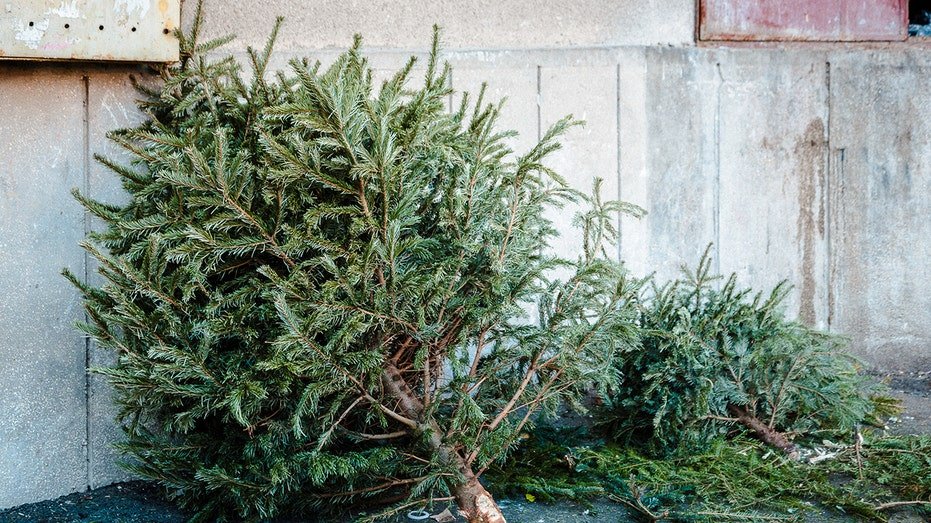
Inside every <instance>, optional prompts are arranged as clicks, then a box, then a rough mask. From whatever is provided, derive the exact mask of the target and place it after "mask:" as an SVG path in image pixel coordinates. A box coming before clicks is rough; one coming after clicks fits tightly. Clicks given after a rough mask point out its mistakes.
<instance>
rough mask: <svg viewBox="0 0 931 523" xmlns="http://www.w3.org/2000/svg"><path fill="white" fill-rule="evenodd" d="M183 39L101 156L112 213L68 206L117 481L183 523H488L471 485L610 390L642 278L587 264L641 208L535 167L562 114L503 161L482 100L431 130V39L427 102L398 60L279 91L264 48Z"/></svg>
mask: <svg viewBox="0 0 931 523" xmlns="http://www.w3.org/2000/svg"><path fill="white" fill-rule="evenodd" d="M200 26H201V17H200V14H199V13H198V16H197V19H196V22H195V24H194V26H193V29H192V32H191V33H190V34H181V33H178V36H179V38H180V39H181V49H182V60H181V61H180V63H179V64H177V65H175V66H171V67H167V68H165V69H164V71H163V73H162V83H161V85H160V86H159V87H158V88H155V89H146V90H144V92H145V94H146V98H145V99H144V100H143V101H142V102H141V103H140V108H141V109H142V110H144V111H145V112H146V114H147V115H148V119H147V120H146V121H145V122H144V123H142V124H141V125H139V126H138V127H135V128H132V129H127V130H124V131H119V132H115V133H113V134H112V138H113V140H114V141H115V142H116V143H118V144H119V145H121V146H122V147H123V148H124V149H125V150H126V151H128V152H129V153H130V155H131V157H132V161H131V163H130V164H129V165H122V164H117V163H115V162H113V161H111V160H109V159H106V158H98V160H99V161H101V162H102V163H103V164H104V165H106V166H107V167H109V168H110V169H111V170H112V171H113V172H115V173H116V174H117V175H119V177H120V178H121V179H122V182H123V187H124V188H125V189H126V191H127V193H128V194H129V197H130V198H129V201H128V203H126V204H121V205H114V204H108V203H103V202H98V201H95V200H93V199H90V198H89V197H88V196H86V195H80V194H76V197H77V198H78V199H79V200H80V201H81V203H82V204H84V206H85V207H86V208H87V209H88V210H89V211H90V212H91V213H93V214H94V215H95V216H97V217H98V218H100V219H101V220H103V222H105V224H106V228H105V229H104V230H102V231H101V232H98V233H94V234H92V235H91V236H90V238H89V240H88V241H87V242H85V243H84V244H83V246H84V248H85V249H87V251H88V252H90V253H91V254H92V255H93V257H94V258H96V260H97V261H98V262H99V267H100V268H99V272H100V274H101V275H102V276H103V278H104V280H105V283H104V284H103V285H102V286H101V287H99V288H97V287H93V286H88V285H86V284H84V283H82V282H81V281H79V280H78V279H77V278H75V277H74V276H71V275H69V277H70V279H71V280H72V282H73V283H74V284H75V285H77V286H78V287H79V288H80V289H81V291H82V292H83V295H84V298H85V303H86V309H87V313H88V316H89V318H90V321H89V322H88V323H87V324H86V325H83V326H82V328H83V329H84V330H85V331H86V332H87V333H88V334H89V335H90V336H92V337H93V339H94V340H96V342H97V343H98V344H100V345H101V346H103V347H107V348H110V349H112V350H113V351H114V352H115V353H116V354H117V356H118V359H117V361H116V364H115V365H114V366H112V367H109V368H104V369H99V372H101V373H102V374H104V375H106V376H107V377H109V379H110V381H111V383H112V384H113V386H114V388H115V391H116V398H117V401H118V403H119V406H120V407H121V409H122V410H121V413H120V419H121V420H122V421H123V422H124V423H125V428H126V440H125V442H124V443H122V444H121V445H120V449H121V450H122V451H123V452H125V453H126V454H127V456H128V457H129V458H130V459H129V460H128V466H129V468H130V469H131V470H132V471H134V472H135V473H137V474H139V475H141V476H143V477H146V478H151V479H154V480H157V481H158V482H159V483H161V484H162V485H164V486H165V487H167V489H168V491H169V493H170V495H171V496H172V497H173V498H174V499H176V500H178V502H180V503H181V504H182V505H183V506H185V507H187V508H189V509H192V510H193V512H194V513H195V519H196V520H201V521H214V520H224V519H230V520H237V521H239V520H247V521H253V520H258V519H264V518H270V517H274V516H276V515H279V514H283V513H298V514H309V513H312V512H314V511H317V510H323V509H335V508H338V507H340V506H345V505H347V504H353V503H358V502H360V501H365V500H369V501H374V500H378V501H386V500H396V501H398V503H399V505H398V506H415V505H417V504H421V503H426V502H428V501H430V500H443V499H454V500H455V501H457V502H458V503H459V505H460V507H461V508H462V509H463V510H464V511H465V512H466V513H467V514H468V515H469V517H470V519H471V520H472V521H503V518H501V516H500V513H498V512H497V508H496V507H495V505H494V502H493V501H492V500H491V497H490V496H489V495H488V493H487V492H486V491H485V490H484V488H483V487H482V485H481V484H480V483H479V482H478V479H477V478H478V477H479V476H480V475H481V474H482V472H484V471H485V469H486V468H487V467H489V465H490V464H492V463H493V462H495V461H496V460H501V459H502V458H503V457H504V456H506V455H507V453H508V451H509V450H510V449H511V448H513V447H514V446H515V445H516V444H517V442H518V441H519V439H520V435H521V433H522V432H523V431H526V430H528V429H529V428H530V427H531V426H532V424H533V423H534V420H535V419H536V416H537V414H538V413H540V412H549V413H552V412H555V410H556V408H557V406H558V405H559V404H560V403H561V402H563V401H569V402H575V401H576V400H577V399H578V398H579V397H580V396H581V395H582V394H583V393H584V391H585V390H587V389H588V388H589V387H591V386H592V385H593V384H594V385H596V386H598V387H601V388H602V389H606V387H608V386H611V385H615V386H616V385H617V379H616V377H617V369H618V368H619V367H618V363H617V361H616V359H617V356H618V355H619V354H620V353H621V352H622V351H623V350H625V349H627V348H628V346H629V345H630V344H631V343H633V341H632V340H633V338H634V335H635V325H634V316H635V313H634V309H633V307H632V306H631V302H632V299H633V297H634V296H635V295H636V292H637V289H636V287H637V285H636V283H637V282H636V281H633V280H630V279H629V278H628V277H627V276H626V274H625V272H624V270H623V268H622V267H621V266H620V265H619V264H618V263H617V262H616V261H611V260H610V258H609V257H608V256H607V255H606V254H605V252H606V249H605V245H606V243H607V242H610V241H611V240H612V239H613V235H614V233H615V231H614V229H613V228H612V226H611V224H612V223H614V222H615V221H616V217H617V213H618V212H620V211H635V209H633V208H631V207H629V206H625V205H622V204H619V203H616V202H602V201H601V200H600V199H599V198H597V191H596V195H595V197H594V198H589V197H586V196H584V195H582V194H579V193H577V192H576V191H573V190H572V189H570V188H569V187H568V186H567V184H566V183H565V181H564V180H563V179H562V178H561V177H559V176H558V175H557V174H556V173H554V172H552V171H551V170H550V169H549V168H547V167H546V166H545V164H544V160H545V158H546V157H547V156H548V155H549V154H550V153H552V152H553V151H555V150H556V149H558V148H559V146H560V145H559V141H558V137H559V136H560V134H561V133H563V132H564V131H565V130H566V129H567V128H569V127H570V126H572V125H573V124H574V122H573V120H572V119H571V118H565V119H563V120H560V121H559V122H557V123H556V124H555V125H554V126H553V127H552V128H550V129H549V130H548V131H547V132H545V133H544V135H543V137H542V139H541V141H540V142H539V143H538V144H537V145H536V146H534V147H533V148H532V149H531V150H530V151H528V152H526V153H525V154H522V155H520V156H516V155H515V154H514V153H512V151H511V150H510V149H509V148H508V146H507V139H508V138H510V137H511V136H513V134H514V133H513V132H510V131H501V130H499V129H498V127H497V124H496V121H497V118H498V115H499V112H500V104H487V103H485V102H484V101H483V97H482V95H481V94H479V96H478V99H477V100H476V101H475V103H474V104H470V103H469V99H468V96H465V95H464V96H462V99H461V104H460V105H459V108H458V110H456V111H454V112H449V111H447V102H448V100H449V96H450V94H451V90H450V88H449V87H448V85H449V78H450V69H449V66H448V65H443V64H441V63H440V62H439V60H438V44H437V41H436V39H435V40H434V44H433V51H432V53H431V54H430V58H429V61H428V63H427V68H426V69H427V71H426V75H425V78H424V82H423V86H422V87H420V88H417V89H411V88H410V87H408V83H407V82H408V78H409V76H410V73H411V71H412V68H413V65H414V60H413V59H412V60H411V61H410V62H409V63H408V64H407V66H406V67H404V68H403V69H402V70H400V71H399V72H398V73H397V74H395V75H394V76H393V77H392V78H391V79H389V80H388V81H386V82H384V83H383V84H381V86H380V87H378V88H376V86H374V85H373V80H372V70H371V69H370V68H369V67H368V65H367V63H366V60H365V58H364V57H363V56H362V54H361V51H360V41H359V39H357V40H356V42H355V44H354V45H353V47H352V48H351V49H350V50H349V51H348V52H346V53H345V54H343V55H342V56H340V57H339V58H338V59H337V60H336V61H335V62H334V63H333V64H332V65H330V66H329V67H326V68H324V67H322V66H321V65H320V64H319V63H316V64H312V63H310V62H308V61H306V60H297V61H293V62H291V64H290V71H288V72H277V73H275V74H272V73H271V72H269V71H268V70H267V66H268V63H269V58H270V55H271V47H272V44H271V41H270V42H269V44H268V46H267V47H266V48H265V49H263V50H261V51H254V50H250V51H249V55H248V56H249V59H250V62H251V68H252V70H251V71H250V72H249V74H248V75H246V74H245V73H244V72H243V71H242V70H241V68H240V66H239V65H238V64H237V63H236V62H235V61H234V60H233V58H231V57H226V58H220V59H210V58H209V57H208V56H207V53H208V52H210V51H212V50H214V49H216V48H217V47H218V46H219V45H221V44H222V43H224V41H214V42H209V43H205V44H200V43H198V41H197V34H198V32H199V29H200ZM276 30H277V28H276ZM273 38H274V37H273ZM596 189H597V187H596ZM569 202H577V203H586V204H588V205H589V206H590V207H591V210H590V211H587V212H585V213H584V214H582V215H580V217H579V219H578V223H579V224H580V225H581V230H580V233H579V234H581V235H582V237H583V238H584V240H585V245H586V249H585V252H584V253H581V254H580V256H579V257H578V258H577V259H572V260H569V259H561V258H557V257H554V256H551V255H549V254H548V249H547V246H548V244H549V243H550V242H551V241H552V240H553V238H554V237H555V235H556V233H555V230H554V227H553V224H552V223H550V222H549V221H548V220H547V219H545V218H544V217H543V216H544V215H543V213H544V210H545V209H548V208H554V207H561V206H562V205H564V204H566V203H569ZM554 274H567V275H568V276H567V277H566V278H565V279H556V278H555V277H554V276H553V275H554ZM528 310H533V311H534V314H535V317H533V318H531V317H528V314H527V312H526V311H528Z"/></svg>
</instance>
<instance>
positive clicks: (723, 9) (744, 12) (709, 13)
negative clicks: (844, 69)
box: [699, 0, 908, 42]
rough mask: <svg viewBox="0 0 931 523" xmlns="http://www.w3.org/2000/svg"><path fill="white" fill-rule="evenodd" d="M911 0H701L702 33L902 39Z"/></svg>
mask: <svg viewBox="0 0 931 523" xmlns="http://www.w3.org/2000/svg"><path fill="white" fill-rule="evenodd" d="M907 7H908V1H907V0H699V37H700V39H701V40H712V41H734V40H740V41H751V42H752V41H757V42H760V41H792V40H795V41H821V42H866V41H901V40H905V39H906V37H907V36H908V9H907Z"/></svg>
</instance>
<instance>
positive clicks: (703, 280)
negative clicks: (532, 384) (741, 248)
mask: <svg viewBox="0 0 931 523" xmlns="http://www.w3.org/2000/svg"><path fill="white" fill-rule="evenodd" d="M710 249H711V247H710V246H709V247H708V249H707V250H706V251H705V254H704V256H703V257H702V259H701V261H700V263H699V265H698V267H697V269H696V270H695V271H690V270H688V269H683V273H684V277H683V278H682V279H680V280H677V281H674V282H672V283H670V284H667V285H665V286H663V287H657V286H653V288H652V293H651V294H648V295H645V296H644V297H643V298H641V300H640V303H641V304H640V306H639V308H640V314H639V320H638V324H639V325H640V327H641V328H642V334H641V338H640V344H639V346H638V347H637V348H636V349H634V350H632V351H630V352H628V353H627V354H626V355H625V357H624V358H621V359H619V360H618V361H619V362H620V363H621V366H620V367H619V369H618V370H619V372H621V373H622V375H623V381H622V384H621V386H620V387H618V388H617V389H616V390H615V391H614V392H613V393H612V395H611V396H609V397H608V398H607V401H606V405H605V409H604V410H603V412H602V413H601V414H602V420H603V422H604V424H605V425H606V426H608V427H611V428H612V430H613V432H614V436H615V438H617V439H619V440H621V441H636V442H639V443H643V442H647V443H648V445H649V446H650V447H651V449H652V450H653V451H656V452H658V453H660V454H667V453H675V452H680V453H681V452H685V453H688V452H692V451H698V450H700V449H702V448H706V447H707V446H708V445H709V444H710V441H711V440H712V439H714V438H716V437H720V436H722V435H724V434H726V433H728V432H730V431H731V430H733V428H734V426H740V427H742V428H743V429H744V430H746V431H748V432H749V433H751V434H753V435H754V436H756V437H757V438H759V439H761V440H762V441H764V442H766V443H768V444H770V445H772V446H774V447H776V448H779V449H781V450H783V451H785V452H786V453H787V454H788V455H789V456H792V457H796V458H797V457H798V449H797V448H796V446H795V444H794V443H793V442H792V441H791V438H792V437H793V436H800V435H811V434H813V433H815V432H817V431H818V430H824V429H841V430H844V431H848V433H849V431H852V430H854V428H855V426H856V425H857V424H859V423H864V422H867V421H871V420H876V416H875V415H876V414H877V413H888V412H892V411H894V410H895V402H894V400H892V399H891V398H888V397H884V396H883V388H882V387H881V386H878V385H876V384H873V383H871V382H870V380H869V379H868V378H867V377H865V376H863V375H862V374H860V373H859V372H858V367H859V365H858V363H857V361H856V359H855V358H853V357H852V356H851V355H849V354H848V353H846V352H845V351H844V340H843V339H842V338H840V337H838V336H835V335H831V334H828V333H823V332H818V331H816V330H814V329H811V328H809V327H806V326H805V325H802V324H801V323H798V322H795V321H790V320H787V319H786V318H785V316H784V314H783V311H782V303H783V300H784V299H785V297H786V295H787V293H788V292H789V286H788V285H787V284H786V283H785V282H783V283H781V284H780V285H778V286H777V287H776V288H775V289H773V291H772V292H771V293H770V294H769V296H768V297H764V296H763V295H762V294H759V293H758V294H753V293H752V291H751V290H750V289H740V288H738V286H737V281H736V276H735V275H731V276H730V277H729V278H727V279H726V280H724V279H722V278H720V277H718V276H715V275H713V274H711V256H710ZM718 284H720V287H718ZM877 409H878V410H877Z"/></svg>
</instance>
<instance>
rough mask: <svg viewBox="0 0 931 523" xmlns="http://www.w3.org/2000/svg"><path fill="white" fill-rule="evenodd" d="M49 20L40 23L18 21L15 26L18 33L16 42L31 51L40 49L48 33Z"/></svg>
mask: <svg viewBox="0 0 931 523" xmlns="http://www.w3.org/2000/svg"><path fill="white" fill-rule="evenodd" d="M48 24H49V20H48V18H46V19H45V20H40V21H38V22H35V21H31V22H29V23H26V22H25V21H23V20H16V21H15V22H14V23H13V25H14V31H16V36H15V37H14V38H16V40H18V41H20V42H22V43H23V45H25V46H26V47H28V48H29V49H38V48H39V43H40V42H42V37H43V36H45V32H46V31H48Z"/></svg>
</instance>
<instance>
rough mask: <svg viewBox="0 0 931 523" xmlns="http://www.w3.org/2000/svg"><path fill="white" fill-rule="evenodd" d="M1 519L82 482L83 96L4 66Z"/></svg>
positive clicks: (78, 87) (78, 85) (75, 88)
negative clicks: (11, 509)
mask: <svg viewBox="0 0 931 523" xmlns="http://www.w3.org/2000/svg"><path fill="white" fill-rule="evenodd" d="M0 93H2V95H0V158H2V161H0V295H2V296H3V299H2V300H0V362H2V364H0V508H4V507H8V506H11V505H16V504H19V503H26V502H30V501H38V500H42V499H47V498H53V497H57V496H59V495H62V494H67V493H69V492H74V491H77V490H82V489H84V488H85V487H86V486H87V482H86V468H87V464H86V455H85V447H84V444H85V420H86V415H85V414H86V410H85V396H84V394H85V388H84V386H85V373H84V359H85V345H84V339H83V337H82V336H81V335H80V334H79V333H78V332H77V331H76V330H75V329H74V327H73V323H74V322H75V321H76V320H80V319H82V318H83V311H82V309H81V304H80V299H79V296H78V293H77V292H76V291H75V290H74V289H73V288H72V287H71V286H70V285H68V283H67V282H66V281H65V280H64V279H63V278H62V277H61V275H60V274H59V273H60V271H61V269H62V268H63V267H67V268H69V269H71V270H72V271H73V272H74V273H75V274H78V275H82V274H83V272H84V256H83V254H82V252H81V250H80V249H79V248H77V247H76V245H77V242H78V241H80V240H81V238H82V237H83V236H84V214H83V212H82V209H81V208H80V206H79V205H78V204H77V203H76V202H75V201H74V200H73V199H72V198H71V195H70V194H69V191H70V190H71V188H73V187H80V186H82V184H83V180H84V154H83V153H84V140H83V135H84V133H83V130H84V121H83V120H84V106H83V100H84V84H83V82H82V80H81V76H80V75H79V74H75V73H74V72H71V71H69V70H66V69H64V68H52V70H51V71H50V70H49V68H48V67H47V66H40V65H29V66H17V65H0Z"/></svg>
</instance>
